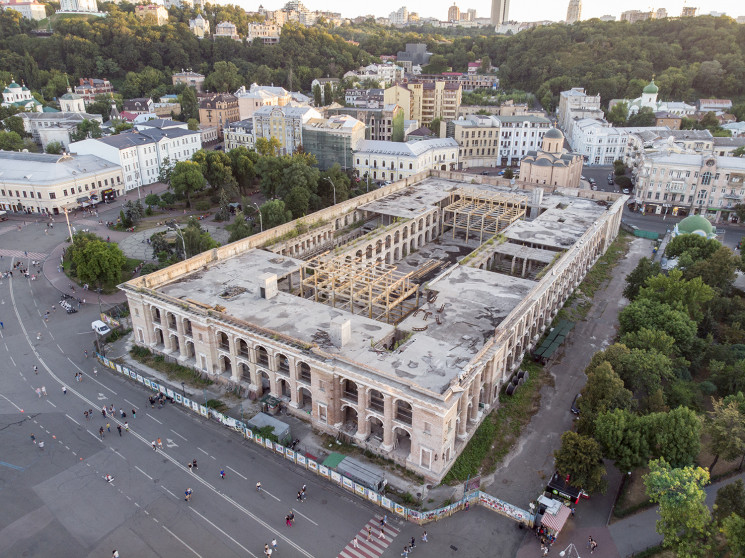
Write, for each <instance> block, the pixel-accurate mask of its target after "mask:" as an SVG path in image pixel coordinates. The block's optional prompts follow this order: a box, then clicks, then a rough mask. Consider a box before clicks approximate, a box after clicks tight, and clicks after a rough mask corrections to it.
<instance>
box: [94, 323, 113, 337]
mask: <svg viewBox="0 0 745 558" xmlns="http://www.w3.org/2000/svg"><path fill="white" fill-rule="evenodd" d="M91 329H92V330H93V331H95V332H96V333H97V334H98V335H108V334H109V333H111V329H110V328H109V326H107V325H106V324H105V323H103V322H102V321H101V320H95V321H93V322H91Z"/></svg>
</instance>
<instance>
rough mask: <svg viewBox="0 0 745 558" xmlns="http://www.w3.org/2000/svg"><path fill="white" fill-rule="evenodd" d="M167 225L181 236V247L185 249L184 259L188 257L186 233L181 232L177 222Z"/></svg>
mask: <svg viewBox="0 0 745 558" xmlns="http://www.w3.org/2000/svg"><path fill="white" fill-rule="evenodd" d="M166 227H167V228H168V229H170V230H172V231H173V232H175V233H176V234H177V235H178V236H179V238H181V247H182V248H183V249H184V259H186V242H185V241H184V235H183V233H182V232H181V229H180V228H178V225H176V222H175V221H174V222H171V223H167V224H166Z"/></svg>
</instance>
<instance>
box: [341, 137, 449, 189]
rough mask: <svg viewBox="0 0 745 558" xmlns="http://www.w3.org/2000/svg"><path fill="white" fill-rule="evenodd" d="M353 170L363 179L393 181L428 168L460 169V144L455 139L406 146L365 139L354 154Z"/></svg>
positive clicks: (426, 141) (406, 144)
mask: <svg viewBox="0 0 745 558" xmlns="http://www.w3.org/2000/svg"><path fill="white" fill-rule="evenodd" d="M354 168H355V170H356V171H357V173H358V176H359V177H360V178H363V179H364V178H365V177H369V178H370V180H377V181H391V182H393V181H396V180H404V179H406V178H408V177H410V176H413V175H415V174H418V173H420V172H424V171H427V170H429V169H432V170H457V168H458V143H457V142H456V141H455V140H454V139H453V138H440V139H431V140H421V141H410V142H407V143H403V142H395V141H374V140H364V141H361V142H360V143H359V145H358V146H357V150H356V151H355V152H354Z"/></svg>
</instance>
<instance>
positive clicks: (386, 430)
mask: <svg viewBox="0 0 745 558" xmlns="http://www.w3.org/2000/svg"><path fill="white" fill-rule="evenodd" d="M383 398H384V400H383V444H382V445H381V446H380V449H381V450H382V451H386V452H388V451H391V450H392V449H393V397H392V396H390V395H383Z"/></svg>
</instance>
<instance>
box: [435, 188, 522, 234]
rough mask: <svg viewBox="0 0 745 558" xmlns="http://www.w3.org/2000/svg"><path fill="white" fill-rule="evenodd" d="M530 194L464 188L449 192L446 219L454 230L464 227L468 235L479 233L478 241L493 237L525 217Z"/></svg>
mask: <svg viewBox="0 0 745 558" xmlns="http://www.w3.org/2000/svg"><path fill="white" fill-rule="evenodd" d="M527 201H528V198H527V197H526V196H523V195H518V194H510V193H501V192H483V191H479V190H471V189H468V188H461V189H459V190H457V191H455V192H453V193H452V194H451V195H450V204H449V205H448V206H446V207H445V208H444V209H443V223H444V225H445V226H450V227H452V229H453V238H455V231H456V230H462V231H465V233H466V238H468V237H469V235H470V234H471V233H472V232H473V233H478V234H479V243H483V242H484V238H485V236H486V238H489V237H492V236H494V235H495V234H497V233H498V232H499V231H501V230H503V229H505V228H507V227H508V226H510V225H511V224H512V223H514V222H515V221H517V220H518V219H521V218H523V217H525V211H526V207H527Z"/></svg>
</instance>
